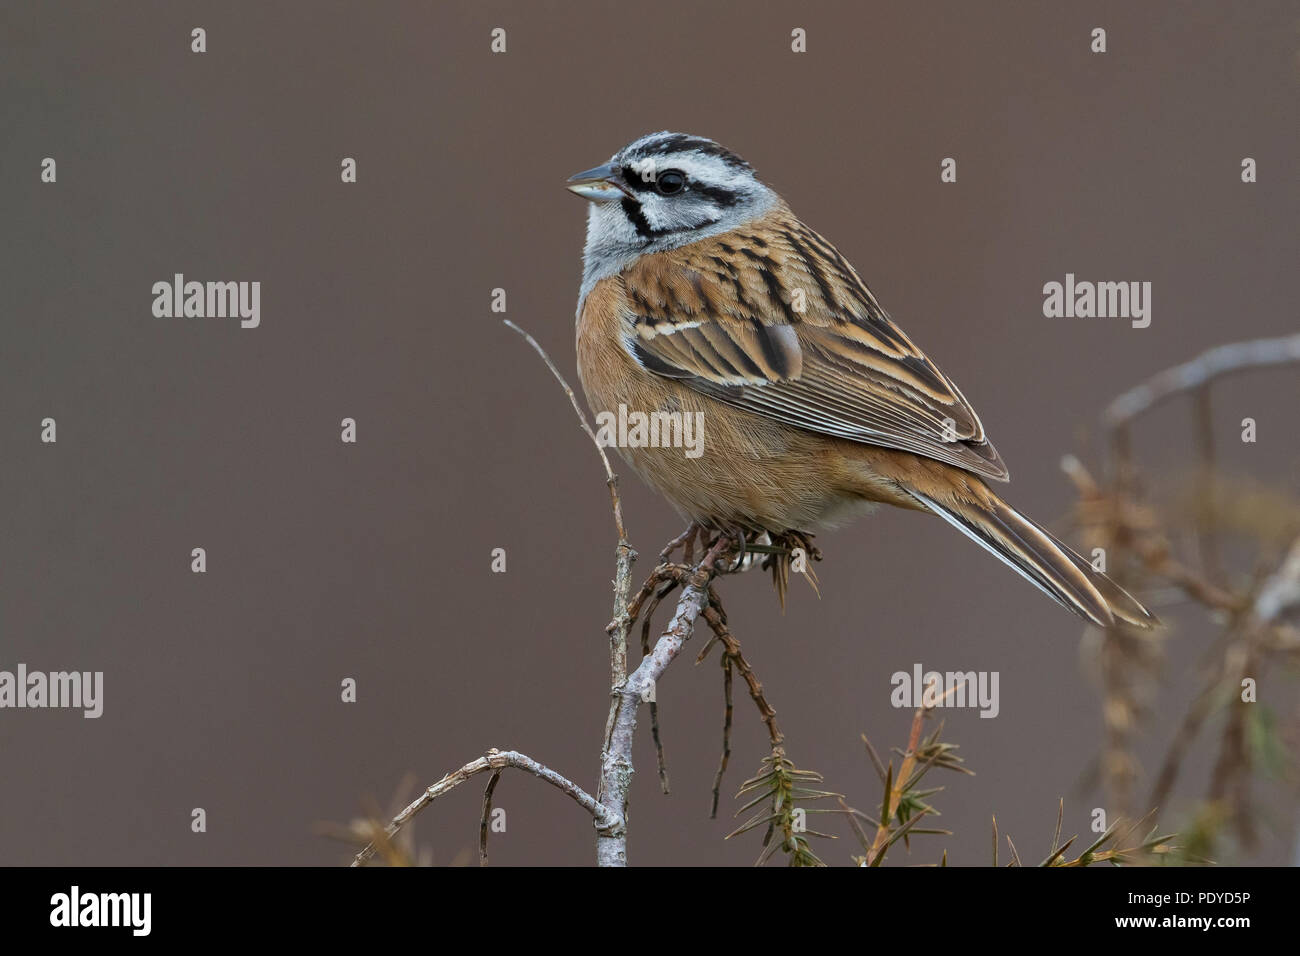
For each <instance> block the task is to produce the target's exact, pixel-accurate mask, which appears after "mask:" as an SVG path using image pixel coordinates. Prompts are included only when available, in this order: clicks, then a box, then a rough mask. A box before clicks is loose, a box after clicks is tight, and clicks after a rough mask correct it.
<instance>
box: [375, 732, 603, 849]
mask: <svg viewBox="0 0 1300 956" xmlns="http://www.w3.org/2000/svg"><path fill="white" fill-rule="evenodd" d="M506 767H514V768H515V769H517V770H526V771H528V772H529V773H531V774H532V775H533V776H534V777H537V778H538V779H539V780H544V781H545V782H547V783H549V784H550V785H551V786H553V787H555V788H556V789H557V790H559V791H561V792H562V793H566V794H568V795H569V796H570V797H572V798H573V800H574V802H575V803H577V804H578V806H580V807H582V808H583V809H584V810H586V811H587V812H588V813H590V814H591V815H592V817H593V818H594V819H595V821H596V826H597V828H605V829H613V828H615V827H617V826H619V825H621V824H622V820H618V819H611V818H610V817H609V815H608V813H607V811H606V810H605V808H604V807H602V806H601V805H600V804H599V803H597V802H596V798H595V797H593V796H591V794H589V793H587V791H585V790H583V789H582V788H581V787H579V786H578V785H577V784H576V783H574V782H573V781H571V780H569V779H568V778H566V777H563V776H561V775H560V774H558V773H556V772H555V771H554V770H552V769H551V768H550V767H547V766H546V765H545V764H540V763H538V762H537V761H536V760H534V759H533V758H532V757H529V756H527V755H525V754H521V753H519V752H518V751H515V750H504V751H502V750H495V749H494V750H489V751H488V752H487V753H486V754H485V755H484V756H482V757H479V758H478V759H477V760H472V761H470V762H469V763H467V764H465V766H463V767H461V768H460V769H459V770H457V771H456V772H454V773H449V774H447V776H445V777H443V778H442V779H441V780H439V781H438V782H437V783H435V784H434V785H433V786H431V787H429V788H428V789H427V790H425V791H424V792H423V793H422V794H420V796H419V797H418V798H417V799H416V800H415V801H414V802H413V803H412V804H411V805H410V806H408V807H407V808H406V809H405V810H403V811H402V812H401V813H399V814H398V815H397V816H395V817H394V818H393V822H392V823H390V824H389V825H388V826H387V827H386V828H385V829H384V839H385V840H386V841H391V840H392V838H393V836H394V835H395V834H396V833H397V831H398V830H400V829H402V827H403V826H405V825H406V824H407V822H408V821H410V820H411V818H412V817H414V816H415V815H416V814H417V813H419V812H420V811H421V810H423V809H424V808H425V807H427V806H428V805H429V804H430V803H432V802H433V801H434V800H437V799H438V798H439V797H441V796H442V795H443V794H445V793H448V792H449V791H451V790H454V789H456V788H457V787H459V786H460V785H461V784H462V783H464V782H465V781H466V780H468V779H469V778H470V777H473V776H475V775H476V774H480V773H486V772H487V771H489V770H491V771H493V772H500V771H501V770H503V769H505V768H506ZM374 855H375V841H371V842H370V843H368V844H366V845H365V846H364V847H363V848H362V849H361V852H359V853H358V854H357V855H356V859H354V860H353V861H352V865H353V866H362V865H363V864H364V863H365V862H366V861H367V860H369V859H370V858H371V857H372V856H374Z"/></svg>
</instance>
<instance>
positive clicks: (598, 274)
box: [565, 131, 777, 302]
mask: <svg viewBox="0 0 1300 956" xmlns="http://www.w3.org/2000/svg"><path fill="white" fill-rule="evenodd" d="M565 185H566V186H567V187H568V189H569V190H570V191H571V192H573V193H575V194H576V195H578V196H581V197H583V198H584V199H587V200H588V201H589V202H590V205H589V207H588V211H587V244H586V248H585V249H584V250H583V276H582V291H581V294H580V296H579V302H581V301H582V300H583V299H585V298H586V297H587V293H588V292H590V291H591V287H592V286H593V285H595V284H596V283H597V282H598V281H600V280H601V279H604V278H607V277H608V276H612V275H617V274H618V273H619V272H620V271H622V270H623V269H624V268H625V267H626V266H627V265H628V264H629V263H631V262H632V261H633V260H634V259H636V258H637V257H638V256H641V255H645V254H646V253H651V252H661V251H663V250H665V249H673V248H676V247H677V246H683V245H686V244H687V243H691V242H695V241H697V240H699V239H703V238H705V237H707V236H714V235H718V234H719V233H723V232H729V231H730V230H732V229H735V228H736V227H738V226H740V225H743V224H744V223H746V222H749V221H750V220H752V219H756V218H758V217H759V216H762V215H763V214H764V213H766V212H767V211H768V210H769V209H771V208H772V206H773V205H774V204H775V203H776V202H777V196H776V193H774V192H773V191H772V190H771V189H769V188H768V187H767V186H765V185H763V183H761V182H759V181H758V177H756V176H755V175H754V170H753V169H752V168H751V167H750V165H749V163H747V162H745V161H744V160H743V159H741V158H740V157H739V156H737V155H736V154H735V153H733V152H731V151H730V150H729V149H726V148H724V147H722V146H719V145H718V144H717V143H715V142H714V141H713V140H711V139H705V138H704V137H702V136H690V135H688V134H686V133H670V132H666V131H665V132H662V133H651V134H650V135H648V136H642V137H641V138H640V139H638V140H635V141H633V142H631V143H629V144H628V145H626V146H624V147H623V148H622V149H620V150H619V151H618V152H617V153H615V154H614V155H613V156H612V157H610V160H609V162H607V163H604V164H602V165H600V166H597V167H595V168H594V169H588V170H584V171H583V172H580V173H578V174H576V175H575V176H572V177H570V178H569V181H568V182H567V183H566V184H565Z"/></svg>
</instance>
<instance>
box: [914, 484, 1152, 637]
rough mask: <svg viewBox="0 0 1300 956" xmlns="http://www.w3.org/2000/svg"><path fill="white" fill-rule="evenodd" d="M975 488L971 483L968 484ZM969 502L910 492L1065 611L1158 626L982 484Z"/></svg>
mask: <svg viewBox="0 0 1300 956" xmlns="http://www.w3.org/2000/svg"><path fill="white" fill-rule="evenodd" d="M971 484H972V485H974V482H972V483H971ZM971 490H972V491H973V492H977V493H976V494H973V495H971V496H969V497H967V496H966V495H955V494H954V495H951V496H947V495H946V496H944V497H943V498H936V497H931V496H928V495H924V494H921V493H920V492H918V491H915V490H913V489H911V488H909V489H908V493H909V494H911V495H912V496H913V497H914V498H916V499H917V500H918V501H919V502H920V503H921V504H923V505H924V506H925V507H926V508H927V509H928V510H930V511H933V512H934V513H935V514H937V515H938V516H939V517H940V518H943V519H944V520H945V521H947V522H948V523H949V524H950V525H952V526H953V527H954V528H956V529H957V530H958V531H960V532H961V533H962V534H964V535H966V537H968V538H970V539H971V540H973V541H974V542H975V543H976V544H979V545H980V546H981V547H983V548H985V549H987V550H988V551H991V552H993V554H995V555H997V557H998V558H1000V559H1001V560H1002V561H1003V562H1005V563H1006V564H1007V565H1008V566H1010V567H1011V568H1012V569H1013V570H1015V571H1016V572H1018V573H1019V574H1020V575H1022V576H1023V577H1024V578H1026V579H1027V580H1028V581H1029V582H1030V583H1031V584H1033V585H1035V586H1036V587H1037V588H1038V589H1039V590H1040V591H1042V592H1043V593H1044V594H1046V595H1047V596H1048V597H1050V598H1051V599H1052V600H1054V601H1056V602H1057V603H1058V604H1060V605H1061V606H1063V607H1065V608H1066V609H1067V610H1070V611H1073V612H1074V613H1075V614H1077V615H1078V616H1079V617H1081V618H1083V619H1084V620H1087V621H1091V622H1092V623H1093V624H1096V625H1098V626H1100V627H1110V626H1111V625H1113V624H1115V622H1116V621H1117V620H1118V621H1122V622H1124V623H1126V624H1132V625H1134V626H1135V627H1156V626H1159V624H1160V621H1159V620H1158V619H1157V618H1156V616H1155V615H1154V614H1152V613H1151V612H1150V611H1148V610H1147V609H1146V608H1144V607H1143V606H1142V605H1141V604H1140V603H1138V601H1137V600H1136V599H1135V598H1134V597H1133V596H1132V595H1131V594H1129V593H1128V592H1127V591H1125V590H1124V589H1123V588H1122V587H1120V586H1119V585H1118V584H1116V583H1115V582H1114V581H1112V580H1111V579H1110V578H1108V577H1106V575H1105V574H1102V573H1101V572H1100V571H1095V570H1093V567H1092V565H1091V564H1090V563H1089V562H1088V561H1086V560H1085V559H1084V558H1082V557H1081V556H1079V555H1078V554H1076V553H1075V552H1074V551H1073V550H1071V548H1070V547H1069V545H1067V544H1065V543H1064V542H1062V541H1060V540H1059V539H1058V538H1056V536H1055V535H1053V534H1052V533H1051V532H1050V531H1048V530H1047V529H1045V528H1043V527H1042V526H1041V525H1039V524H1037V523H1036V522H1034V521H1031V520H1030V519H1029V518H1026V517H1025V516H1024V515H1022V514H1021V513H1020V512H1018V511H1016V509H1015V508H1012V507H1011V506H1010V505H1009V504H1007V503H1006V502H1005V501H1003V500H1002V499H1001V498H999V497H998V496H997V495H995V494H994V493H993V492H992V491H990V490H989V489H988V487H987V486H984V485H983V483H982V482H981V483H980V485H979V486H978V487H972V488H971Z"/></svg>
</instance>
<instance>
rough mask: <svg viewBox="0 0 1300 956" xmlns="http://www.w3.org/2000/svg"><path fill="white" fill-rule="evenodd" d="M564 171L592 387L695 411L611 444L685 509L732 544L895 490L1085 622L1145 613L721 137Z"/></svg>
mask: <svg viewBox="0 0 1300 956" xmlns="http://www.w3.org/2000/svg"><path fill="white" fill-rule="evenodd" d="M565 185H566V187H567V188H568V190H569V191H571V192H572V193H574V194H576V195H578V196H580V197H582V198H583V199H586V200H587V201H588V206H587V229H586V242H585V245H584V248H583V265H582V280H581V286H580V289H579V294H578V310H577V321H576V333H577V335H576V338H577V363H578V375H579V378H580V380H581V383H582V387H583V390H584V392H585V394H586V396H587V401H588V404H589V405H590V406H591V408H592V409H593V410H597V411H598V413H599V412H607V413H608V414H610V415H613V414H614V413H615V410H618V409H623V411H624V412H625V413H627V412H641V413H643V414H647V415H649V414H652V413H659V414H673V415H677V414H680V415H682V416H693V418H692V420H698V421H699V422H701V425H702V429H701V438H702V440H701V442H700V446H701V448H700V451H699V453H698V454H697V455H696V456H695V457H690V456H688V455H686V454H683V451H682V449H681V448H679V447H668V446H665V445H664V444H663V443H660V444H659V446H658V447H654V446H653V445H652V444H651V443H647V442H644V441H640V442H623V443H620V444H619V446H618V449H617V450H618V452H619V454H620V455H621V456H622V457H623V458H624V460H625V461H627V463H628V464H629V466H630V467H631V468H632V470H633V471H634V472H636V473H637V475H639V476H640V478H641V479H642V480H644V481H645V482H646V483H647V484H648V485H650V487H651V488H653V489H654V490H655V491H657V492H658V493H659V494H660V495H662V496H663V497H664V498H666V499H667V500H668V502H669V503H670V504H671V505H672V506H673V507H674V508H675V509H676V510H677V511H678V512H679V513H680V514H681V515H682V516H683V517H685V518H687V519H688V520H689V521H690V522H691V527H692V528H700V529H715V530H717V531H718V533H719V536H720V538H719V540H720V539H721V535H722V534H724V533H727V534H731V533H733V532H734V533H736V534H738V535H739V536H740V537H741V542H742V543H741V547H742V549H743V540H744V535H746V534H749V535H752V536H759V535H774V536H780V535H787V534H794V535H797V536H800V537H801V538H804V539H806V537H808V536H810V535H811V534H813V533H814V532H818V531H824V530H829V529H834V528H837V527H840V526H842V525H844V524H846V523H848V522H849V521H851V520H853V519H854V518H857V517H859V516H861V515H863V514H866V513H868V512H870V511H872V510H874V509H875V508H876V507H877V506H879V505H880V504H888V505H894V506H897V507H900V508H905V509H909V510H912V511H921V512H928V513H930V514H933V515H937V516H938V517H940V518H942V519H943V520H944V521H946V522H947V523H948V524H949V525H951V526H952V527H953V528H955V529H956V530H957V531H959V532H961V533H962V534H963V535H965V536H966V537H967V538H970V539H971V540H973V541H975V542H976V543H977V544H979V545H980V546H981V547H983V548H984V549H985V550H987V551H989V552H991V553H992V554H993V555H995V556H996V557H998V558H999V559H1001V560H1002V561H1003V562H1004V563H1005V564H1007V565H1008V566H1009V567H1011V568H1012V569H1013V570H1015V571H1016V572H1018V573H1019V574H1020V575H1021V576H1022V577H1024V578H1025V579H1027V580H1028V581H1029V582H1030V583H1032V584H1033V585H1035V586H1036V587H1037V588H1038V589H1039V590H1040V591H1042V592H1043V593H1045V594H1046V595H1047V596H1048V597H1050V598H1052V599H1053V600H1054V601H1056V602H1057V603H1058V604H1060V605H1062V606H1063V607H1065V608H1066V609H1068V610H1069V611H1071V612H1073V613H1074V614H1076V615H1077V616H1078V617H1080V618H1082V619H1083V620H1085V621H1087V622H1089V623H1091V624H1094V625H1097V626H1099V627H1110V626H1113V625H1115V624H1116V623H1117V622H1121V623H1123V624H1128V625H1132V626H1135V627H1140V628H1148V627H1153V626H1157V625H1158V624H1159V621H1158V620H1157V619H1156V617H1155V616H1154V615H1153V614H1152V613H1151V612H1150V611H1149V610H1147V609H1146V608H1145V607H1143V606H1142V604H1141V603H1139V602H1138V601H1137V600H1136V599H1135V598H1134V597H1133V596H1132V595H1130V594H1129V593H1128V592H1127V591H1125V590H1124V589H1123V588H1122V587H1120V586H1119V585H1118V584H1116V583H1115V582H1114V581H1113V580H1111V579H1110V578H1109V577H1107V576H1106V575H1105V574H1104V573H1103V572H1101V571H1098V570H1096V569H1094V568H1093V566H1092V564H1091V563H1090V562H1089V561H1087V560H1085V559H1084V558H1083V557H1081V556H1080V555H1079V554H1078V553H1076V552H1075V551H1074V550H1072V549H1071V548H1070V547H1069V546H1068V545H1066V544H1065V543H1064V542H1062V541H1061V540H1059V539H1058V538H1057V537H1056V536H1054V535H1053V534H1052V533H1051V532H1049V531H1048V530H1047V529H1046V528H1044V527H1043V526H1042V525H1040V524H1038V523H1037V522H1035V521H1033V520H1032V519H1030V518H1028V517H1026V516H1025V515H1023V514H1021V513H1020V512H1019V511H1017V510H1016V509H1015V508H1013V507H1012V506H1011V505H1009V504H1007V503H1006V502H1005V501H1004V500H1003V499H1002V498H1001V497H1000V496H999V495H998V494H997V493H996V492H995V491H994V490H993V488H992V487H991V484H990V483H991V482H1006V481H1008V480H1009V478H1010V473H1009V472H1008V470H1007V466H1006V465H1005V464H1004V463H1003V461H1002V458H1001V456H1000V455H999V454H998V452H997V450H996V449H995V448H994V447H993V444H992V443H991V442H990V441H989V439H988V437H987V436H986V434H985V431H984V426H983V424H982V423H981V422H980V419H979V416H978V415H977V414H976V413H975V410H974V408H972V407H971V404H970V403H969V402H968V401H967V400H966V398H965V396H963V395H962V393H961V391H960V390H959V389H958V388H957V386H956V385H955V384H954V383H953V382H952V380H951V379H949V378H948V376H947V375H945V374H944V373H943V372H942V371H940V369H939V367H938V366H937V365H936V364H935V363H934V362H932V361H931V360H930V358H929V357H928V356H926V354H925V353H924V352H922V351H921V350H920V349H919V348H918V347H917V346H916V345H915V344H914V343H913V342H912V340H911V339H910V338H908V336H907V335H906V334H905V333H904V332H903V331H902V329H900V328H899V327H898V326H897V325H896V324H895V323H894V321H893V319H892V318H891V317H890V315H889V313H887V312H886V311H885V309H884V308H883V307H882V306H881V305H880V303H879V302H878V301H877V299H876V297H875V295H873V294H872V292H871V290H870V289H869V288H868V287H867V284H866V283H865V282H864V281H863V280H862V278H861V277H860V276H859V274H858V272H857V270H856V269H855V268H854V267H853V266H852V265H851V264H850V263H849V262H848V261H847V260H846V259H845V257H844V256H843V255H842V254H841V253H840V252H839V250H837V249H836V248H835V246H833V245H832V244H831V243H830V242H829V241H828V240H826V239H824V238H823V237H822V236H821V235H819V234H818V233H816V232H814V231H813V230H812V229H811V228H810V227H809V226H807V225H805V224H804V223H803V221H802V220H800V219H799V218H798V217H797V216H796V215H795V214H794V212H793V211H792V210H791V208H790V206H789V205H788V204H787V203H786V202H785V200H783V199H782V198H781V197H780V196H779V195H778V194H777V193H776V192H775V191H774V190H773V189H771V188H770V187H769V186H767V185H766V184H765V183H763V182H761V181H760V180H759V178H758V176H757V175H756V174H755V172H754V169H753V167H752V166H751V165H750V164H749V163H748V162H746V161H745V160H744V159H742V158H741V157H740V156H738V155H737V154H736V153H734V152H732V151H731V150H729V149H727V148H725V147H723V146H721V145H719V144H718V143H716V142H714V141H713V140H711V139H707V138H705V137H703V136H695V135H691V134H686V133H676V132H669V131H663V132H657V133H651V134H649V135H646V136H642V137H640V138H639V139H636V140H634V141H633V142H631V143H629V144H628V145H626V146H624V147H623V148H622V149H620V150H619V151H618V152H616V153H615V154H614V155H613V156H612V157H611V158H610V159H609V161H608V162H606V163H602V164H600V165H598V166H596V167H594V168H592V169H587V170H584V171H583V172H580V173H577V174H576V175H574V176H572V177H570V178H569V179H568V181H567V182H566V183H565ZM972 553H974V552H972Z"/></svg>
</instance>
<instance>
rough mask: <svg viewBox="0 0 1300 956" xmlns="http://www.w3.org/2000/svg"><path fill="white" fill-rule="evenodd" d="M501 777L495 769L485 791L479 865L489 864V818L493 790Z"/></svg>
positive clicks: (479, 836) (479, 843)
mask: <svg viewBox="0 0 1300 956" xmlns="http://www.w3.org/2000/svg"><path fill="white" fill-rule="evenodd" d="M500 779H501V771H500V770H497V771H494V772H493V774H492V777H491V779H489V780H488V785H487V789H486V790H484V791H483V815H482V816H481V817H479V821H478V865H479V866H487V865H488V852H487V845H488V818H489V817H490V816H492V791H494V790H495V789H496V788H497V781H498V780H500Z"/></svg>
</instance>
